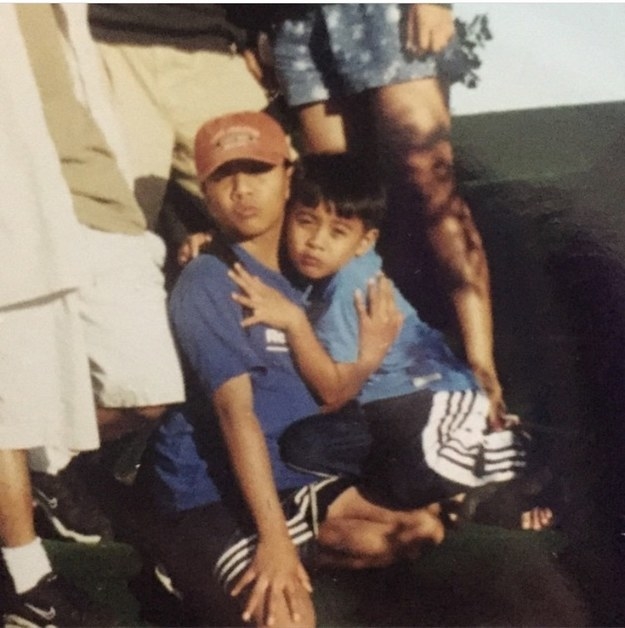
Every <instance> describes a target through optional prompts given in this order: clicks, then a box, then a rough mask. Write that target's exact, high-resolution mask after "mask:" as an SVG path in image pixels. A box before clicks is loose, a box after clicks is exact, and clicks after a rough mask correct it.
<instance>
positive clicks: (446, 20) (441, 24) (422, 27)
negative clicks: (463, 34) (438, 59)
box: [405, 4, 456, 56]
mask: <svg viewBox="0 0 625 628" xmlns="http://www.w3.org/2000/svg"><path fill="white" fill-rule="evenodd" d="M455 32H456V29H455V26H454V17H453V12H452V10H451V7H450V6H449V5H445V4H411V5H410V6H409V7H408V13H407V16H406V33H405V37H406V52H410V53H412V54H414V55H416V56H422V55H425V54H428V53H433V54H436V53H438V52H440V51H441V50H443V48H445V46H446V45H447V44H448V43H449V41H450V40H451V38H452V37H453V36H454V33H455Z"/></svg>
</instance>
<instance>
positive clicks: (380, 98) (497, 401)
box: [372, 78, 503, 421]
mask: <svg viewBox="0 0 625 628" xmlns="http://www.w3.org/2000/svg"><path fill="white" fill-rule="evenodd" d="M372 100H373V107H374V110H375V119H376V125H377V138H378V146H379V153H380V159H381V163H382V164H388V165H390V171H389V172H388V176H389V179H390V180H391V181H393V182H394V183H396V184H398V185H400V186H403V187H404V189H406V190H407V191H408V192H409V193H408V196H407V197H408V198H413V199H414V211H415V212H417V211H420V212H422V214H421V215H420V216H415V219H416V218H418V219H419V220H420V221H421V222H422V223H423V228H424V230H425V235H426V239H427V242H428V243H429V245H430V248H431V250H432V252H433V255H434V259H435V261H436V263H437V266H438V269H439V271H440V273H441V278H442V279H443V280H444V282H445V284H446V286H447V289H448V291H449V294H450V297H451V301H452V304H453V308H454V310H455V313H456V318H457V321H458V324H459V329H460V333H461V335H462V339H463V343H464V348H465V352H466V357H467V361H468V362H469V364H470V366H471V367H472V369H473V371H474V372H475V374H476V376H477V377H478V379H479V380H480V383H481V384H482V385H483V387H484V389H485V390H486V392H487V393H488V395H489V398H490V399H491V402H492V406H493V407H492V411H491V412H492V420H493V421H496V418H497V416H498V414H499V413H500V412H501V410H502V409H503V401H502V391H501V385H500V383H499V378H498V375H497V372H496V368H495V362H494V350H493V323H492V305H491V298H490V277H489V270H488V263H487V259H486V253H485V251H484V247H483V244H482V239H481V237H480V234H479V232H478V230H477V228H476V226H475V223H474V221H473V217H472V215H471V210H470V208H469V206H468V205H467V203H466V201H465V200H464V199H462V198H461V197H460V195H459V194H458V190H457V186H456V178H455V174H454V161H453V150H452V146H451V141H450V127H451V120H450V114H449V109H448V106H447V89H446V87H445V86H444V85H443V84H441V82H440V81H438V79H435V78H428V79H420V80H415V81H410V82H407V83H401V84H397V85H389V86H386V87H381V88H379V89H377V90H374V92H373V94H372ZM398 174H399V176H397V175H398ZM402 209H403V210H404V211H406V210H405V208H402ZM406 218H407V219H408V220H409V219H410V218H409V213H406Z"/></svg>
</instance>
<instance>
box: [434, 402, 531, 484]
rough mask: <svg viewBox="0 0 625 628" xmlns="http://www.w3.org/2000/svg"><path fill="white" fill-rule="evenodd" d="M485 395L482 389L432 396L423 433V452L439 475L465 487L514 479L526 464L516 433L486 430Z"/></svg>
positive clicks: (486, 411)
mask: <svg viewBox="0 0 625 628" xmlns="http://www.w3.org/2000/svg"><path fill="white" fill-rule="evenodd" d="M489 408H490V403H489V400H488V397H486V395H484V394H483V393H482V392H480V391H475V390H463V391H455V392H450V391H439V392H436V393H435V394H434V398H433V400H432V408H431V410H430V416H429V418H428V422H427V425H426V426H425V429H424V430H423V439H422V442H423V454H424V457H425V461H426V462H427V464H428V466H429V467H430V468H431V469H432V470H433V471H435V472H436V473H438V474H439V475H441V476H443V477H444V478H447V479H448V480H451V481H453V482H458V483H460V484H465V485H467V486H482V485H483V484H487V483H489V482H503V481H507V480H510V479H512V478H513V477H515V476H516V475H517V474H518V472H519V471H520V470H521V469H523V468H524V467H525V466H526V451H525V448H524V446H523V442H522V441H521V439H520V437H519V436H518V434H517V433H515V432H513V431H511V430H503V431H500V432H490V431H488V411H489Z"/></svg>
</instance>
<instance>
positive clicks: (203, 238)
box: [177, 232, 213, 266]
mask: <svg viewBox="0 0 625 628" xmlns="http://www.w3.org/2000/svg"><path fill="white" fill-rule="evenodd" d="M212 239H213V234H212V233H209V232H206V233H204V232H200V233H192V234H191V235H188V236H187V237H186V238H185V240H184V242H183V243H182V244H181V245H180V247H179V248H178V256H177V259H178V264H180V266H185V265H186V264H188V263H189V262H190V261H191V260H192V259H193V258H195V257H197V256H198V255H199V253H200V249H201V248H202V246H204V245H205V244H206V243H208V242H210V241H211V240H212Z"/></svg>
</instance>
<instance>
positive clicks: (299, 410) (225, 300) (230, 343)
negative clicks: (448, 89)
mask: <svg viewBox="0 0 625 628" xmlns="http://www.w3.org/2000/svg"><path fill="white" fill-rule="evenodd" d="M233 250H234V251H235V252H236V255H237V257H238V258H239V260H240V261H241V263H242V264H243V265H244V266H245V268H246V269H247V270H248V271H249V272H250V273H252V274H254V275H258V276H259V277H260V278H261V279H262V280H263V281H264V282H265V283H266V284H268V285H270V286H272V287H273V288H276V289H277V290H280V292H282V293H283V294H284V295H286V296H287V297H288V298H289V299H291V300H292V301H294V302H297V303H300V304H301V302H302V294H301V292H299V291H298V290H296V289H295V288H294V287H293V286H292V285H291V284H290V283H289V282H288V281H287V280H286V279H285V278H284V277H283V276H282V275H281V274H280V273H277V272H274V271H272V270H270V269H268V268H266V267H265V266H263V265H261V264H260V263H259V262H258V261H256V260H255V259H254V258H253V257H251V256H250V255H249V254H247V253H246V252H245V251H244V250H243V249H242V248H241V247H240V246H234V247H233ZM227 271H228V266H227V265H226V264H225V263H224V262H223V261H222V260H220V259H218V258H217V257H215V256H213V255H212V254H207V255H200V256H199V257H197V258H196V259H195V260H194V261H193V262H191V263H190V264H189V265H188V266H187V267H186V268H185V270H184V271H183V272H182V273H181V275H180V278H179V279H178V281H177V283H176V286H175V288H174V290H173V292H172V295H171V300H170V315H171V321H172V326H173V330H174V335H175V337H176V339H177V341H178V344H179V347H180V350H181V354H182V359H183V361H184V362H185V366H186V367H188V369H187V370H188V377H187V380H188V383H189V385H188V392H187V402H186V403H185V404H183V405H181V406H179V407H178V408H176V409H174V410H173V411H171V412H170V413H169V416H168V418H167V420H166V421H165V423H164V424H163V425H162V427H161V428H160V429H159V431H158V434H157V436H156V439H155V443H154V447H153V450H152V453H151V455H152V465H153V471H152V474H153V476H154V479H155V481H156V491H155V496H156V499H157V501H158V502H159V503H160V505H161V506H163V507H165V508H167V509H171V510H176V511H179V510H186V509H188V508H193V507H196V506H201V505H203V504H206V503H210V502H214V501H219V500H231V499H235V500H236V499H240V495H239V489H238V483H237V480H236V478H235V477H234V475H233V473H232V470H231V468H230V464H229V462H228V456H227V452H226V449H225V446H224V444H223V441H222V438H221V432H220V429H219V424H218V419H217V417H216V415H215V414H214V413H213V411H212V406H211V403H210V399H211V397H212V394H213V392H214V391H215V390H217V389H218V388H219V387H220V386H221V385H222V384H224V383H225V382H227V381H228V380H229V379H231V378H233V377H236V376H238V375H241V374H244V373H249V375H250V377H251V381H252V389H253V393H254V410H255V412H256V415H257V416H258V419H259V421H260V424H261V427H262V430H263V433H264V434H265V437H266V442H267V447H268V449H269V456H270V459H271V464H272V468H273V472H274V478H275V482H276V486H277V488H278V490H281V489H287V488H294V487H299V486H302V485H304V484H307V483H309V482H311V481H313V480H314V479H315V478H314V477H313V476H311V475H308V474H303V473H297V472H295V471H293V470H291V469H289V468H288V467H287V466H286V465H285V464H284V463H283V462H282V460H281V459H280V455H279V450H278V439H279V437H280V436H281V435H282V433H283V432H284V430H285V429H286V428H287V427H288V426H289V425H291V424H292V423H293V422H294V421H296V420H298V419H301V418H303V417H305V416H309V415H312V414H315V413H317V412H318V411H319V407H318V404H317V403H316V402H315V400H314V398H313V397H312V395H311V393H310V391H309V390H308V389H307V388H306V386H305V385H304V383H303V381H302V379H301V378H300V376H299V375H298V373H297V371H296V369H295V365H294V363H293V360H292V357H291V353H290V351H289V348H288V345H287V342H286V337H285V335H284V333H283V332H281V331H278V330H276V329H272V328H269V327H266V326H264V325H254V326H252V327H250V328H247V329H244V328H243V327H241V320H242V318H243V310H242V308H241V306H240V305H239V304H237V303H235V302H234V301H233V300H232V298H231V294H232V292H235V291H237V290H238V288H237V286H236V285H235V284H234V282H233V281H232V280H231V279H230V278H229V277H228V276H227Z"/></svg>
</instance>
